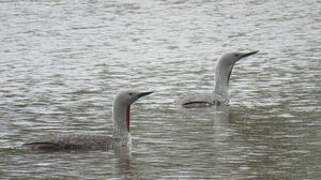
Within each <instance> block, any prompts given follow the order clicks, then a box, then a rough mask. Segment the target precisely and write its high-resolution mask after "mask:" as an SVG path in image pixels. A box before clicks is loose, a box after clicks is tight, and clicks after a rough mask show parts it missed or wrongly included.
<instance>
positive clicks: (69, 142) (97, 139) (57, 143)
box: [22, 134, 112, 151]
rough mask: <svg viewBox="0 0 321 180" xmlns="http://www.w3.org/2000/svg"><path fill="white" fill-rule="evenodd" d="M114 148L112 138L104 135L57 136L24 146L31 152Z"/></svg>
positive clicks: (27, 143)
mask: <svg viewBox="0 0 321 180" xmlns="http://www.w3.org/2000/svg"><path fill="white" fill-rule="evenodd" d="M111 146H112V138H111V137H110V136H103V135H86V134H70V135H56V136H51V137H47V138H44V139H38V140H32V141H29V142H26V143H24V144H23V145H22V147H23V148H25V149H30V150H47V151H57V150H80V149H104V150H108V149H110V148H111Z"/></svg>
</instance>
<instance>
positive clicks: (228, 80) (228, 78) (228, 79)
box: [227, 66, 233, 84]
mask: <svg viewBox="0 0 321 180" xmlns="http://www.w3.org/2000/svg"><path fill="white" fill-rule="evenodd" d="M232 70H233V66H232V67H231V70H230V73H229V74H228V76H227V84H228V83H229V82H230V77H231V74H232Z"/></svg>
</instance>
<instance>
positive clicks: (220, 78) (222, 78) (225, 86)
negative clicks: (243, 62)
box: [214, 63, 233, 99]
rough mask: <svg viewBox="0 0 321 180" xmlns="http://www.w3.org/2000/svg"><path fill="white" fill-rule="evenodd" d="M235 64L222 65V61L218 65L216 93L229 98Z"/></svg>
mask: <svg viewBox="0 0 321 180" xmlns="http://www.w3.org/2000/svg"><path fill="white" fill-rule="evenodd" d="M232 69H233V66H231V67H221V65H220V63H219V64H218V65H217V66H216V71H215V87H214V94H216V95H219V96H221V97H222V98H226V99H228V97H229V92H228V91H229V81H230V76H231V73H232Z"/></svg>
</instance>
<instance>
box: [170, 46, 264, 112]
mask: <svg viewBox="0 0 321 180" xmlns="http://www.w3.org/2000/svg"><path fill="white" fill-rule="evenodd" d="M257 52H259V51H253V52H249V53H240V52H233V53H227V54H225V55H223V56H222V57H221V58H220V59H219V61H218V63H217V65H216V70H215V85H214V86H215V87H214V90H213V92H212V93H187V94H183V95H181V96H179V97H178V98H177V99H176V104H177V105H180V106H183V107H203V106H212V105H220V104H228V102H229V93H228V90H229V81H230V76H231V73H232V70H233V66H234V64H235V63H236V62H237V61H239V60H240V59H242V58H245V57H248V56H250V55H253V54H256V53H257Z"/></svg>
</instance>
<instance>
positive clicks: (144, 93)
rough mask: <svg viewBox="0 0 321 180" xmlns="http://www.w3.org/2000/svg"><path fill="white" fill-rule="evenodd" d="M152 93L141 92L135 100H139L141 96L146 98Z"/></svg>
mask: <svg viewBox="0 0 321 180" xmlns="http://www.w3.org/2000/svg"><path fill="white" fill-rule="evenodd" d="M152 93H153V91H148V92H141V93H139V94H138V95H137V99H138V98H141V97H143V96H147V95H149V94H152Z"/></svg>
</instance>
